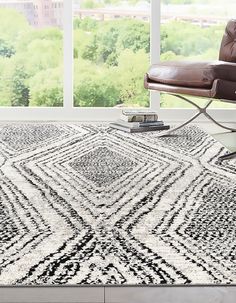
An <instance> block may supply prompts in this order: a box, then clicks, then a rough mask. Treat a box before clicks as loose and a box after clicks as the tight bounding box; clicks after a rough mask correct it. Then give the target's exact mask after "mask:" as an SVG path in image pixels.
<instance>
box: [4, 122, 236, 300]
mask: <svg viewBox="0 0 236 303" xmlns="http://www.w3.org/2000/svg"><path fill="white" fill-rule="evenodd" d="M200 126H201V127H202V128H203V129H205V130H206V131H207V132H208V133H210V134H212V135H213V136H214V138H215V139H216V140H218V141H220V142H221V143H222V144H223V145H224V146H225V147H226V148H228V149H229V150H230V151H236V133H230V132H225V131H224V130H223V131H222V129H221V128H219V127H218V126H215V125H213V124H211V123H201V124H200ZM230 126H233V125H232V124H231V125H230ZM234 126H235V127H236V124H234ZM10 302H11V303H101V302H109V303H202V302H204V303H210V302H211V303H213V302H214V303H235V302H236V286H235V287H200V286H199V287H105V288H104V287H48V288H47V287H38V288H37V287H36V288H25V287H21V288H11V287H8V288H7V287H4V288H0V303H10Z"/></svg>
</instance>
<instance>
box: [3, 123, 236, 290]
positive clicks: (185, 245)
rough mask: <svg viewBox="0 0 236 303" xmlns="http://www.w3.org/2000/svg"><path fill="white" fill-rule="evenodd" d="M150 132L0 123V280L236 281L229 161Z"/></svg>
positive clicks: (193, 143) (204, 139)
mask: <svg viewBox="0 0 236 303" xmlns="http://www.w3.org/2000/svg"><path fill="white" fill-rule="evenodd" d="M157 134H158V132H148V133H139V134H129V133H124V132H121V131H118V130H114V129H110V128H109V127H108V125H107V124H79V123H20V124H19V123H18V124H16V123H15V124H14V123H8V124H7V123H5V124H0V284H1V285H64V284H67V285H83V284H87V285H93V284H96V285H99V284H100V285H160V284H163V285H183V284H185V285H186V284H188V285H196V284H235V283H236V257H235V256H236V161H235V160H231V161H226V162H225V163H224V164H223V165H221V164H220V163H219V162H218V161H217V159H218V157H219V156H220V155H223V154H225V153H226V152H227V151H226V150H225V148H224V147H223V146H222V145H221V144H220V143H218V142H216V141H215V140H214V139H213V138H212V137H211V136H209V135H208V134H206V133H205V132H204V131H202V130H201V129H199V128H198V127H196V126H190V127H186V128H184V129H181V130H179V131H178V132H177V133H176V134H177V135H176V136H171V137H163V138H159V137H158V136H157Z"/></svg>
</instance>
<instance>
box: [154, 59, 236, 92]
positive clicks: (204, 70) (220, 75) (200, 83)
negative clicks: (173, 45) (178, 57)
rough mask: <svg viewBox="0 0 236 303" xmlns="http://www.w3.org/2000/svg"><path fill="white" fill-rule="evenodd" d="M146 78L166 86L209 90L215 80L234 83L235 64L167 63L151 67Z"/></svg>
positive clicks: (220, 62)
mask: <svg viewBox="0 0 236 303" xmlns="http://www.w3.org/2000/svg"><path fill="white" fill-rule="evenodd" d="M148 77H149V79H150V80H151V81H154V82H157V83H163V84H167V85H176V86H183V87H196V88H211V87H212V85H213V82H214V80H216V79H221V80H227V81H235V82H236V63H230V62H224V61H214V62H191V61H180V62H179V61H168V62H162V63H159V64H155V65H152V66H151V67H150V69H149V71H148Z"/></svg>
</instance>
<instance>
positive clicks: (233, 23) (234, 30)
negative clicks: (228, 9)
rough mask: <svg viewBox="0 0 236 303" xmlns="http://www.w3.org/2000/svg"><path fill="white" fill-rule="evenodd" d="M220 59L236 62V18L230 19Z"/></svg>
mask: <svg viewBox="0 0 236 303" xmlns="http://www.w3.org/2000/svg"><path fill="white" fill-rule="evenodd" d="M219 60H221V61H227V62H234V63H236V20H230V21H229V22H228V24H227V26H226V29H225V34H224V36H223V39H222V43H221V48H220V56H219Z"/></svg>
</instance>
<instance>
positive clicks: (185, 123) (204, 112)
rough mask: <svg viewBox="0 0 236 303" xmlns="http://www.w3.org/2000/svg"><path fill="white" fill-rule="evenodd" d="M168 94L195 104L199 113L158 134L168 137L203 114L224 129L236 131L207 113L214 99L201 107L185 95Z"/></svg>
mask: <svg viewBox="0 0 236 303" xmlns="http://www.w3.org/2000/svg"><path fill="white" fill-rule="evenodd" d="M167 94H168V95H172V96H175V97H177V98H179V99H181V100H184V101H186V102H188V103H190V104H191V105H193V106H194V107H196V109H197V110H198V112H197V114H195V115H194V116H193V117H192V118H190V119H189V120H187V121H186V122H184V123H182V124H181V125H179V126H177V127H175V128H172V129H170V130H168V131H165V132H162V133H161V134H159V135H158V136H159V137H166V136H169V135H170V134H171V133H173V132H175V131H176V130H178V129H181V128H182V127H184V126H186V125H187V124H189V123H191V122H192V121H194V120H195V119H196V118H197V117H198V116H200V115H201V114H203V115H205V117H206V118H208V119H209V120H211V121H212V122H213V123H215V124H216V125H218V126H220V127H222V128H224V129H227V130H230V131H232V132H236V128H231V127H227V126H224V125H223V124H221V123H219V122H217V121H216V120H215V119H214V118H213V117H211V116H210V115H209V114H208V113H207V109H208V108H209V106H210V105H211V104H212V102H213V101H214V100H210V101H208V102H207V104H206V105H205V106H204V107H200V106H199V105H197V104H196V103H195V102H193V101H191V100H189V99H188V98H186V97H183V96H181V95H177V94H171V93H167Z"/></svg>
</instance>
